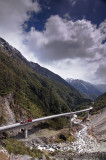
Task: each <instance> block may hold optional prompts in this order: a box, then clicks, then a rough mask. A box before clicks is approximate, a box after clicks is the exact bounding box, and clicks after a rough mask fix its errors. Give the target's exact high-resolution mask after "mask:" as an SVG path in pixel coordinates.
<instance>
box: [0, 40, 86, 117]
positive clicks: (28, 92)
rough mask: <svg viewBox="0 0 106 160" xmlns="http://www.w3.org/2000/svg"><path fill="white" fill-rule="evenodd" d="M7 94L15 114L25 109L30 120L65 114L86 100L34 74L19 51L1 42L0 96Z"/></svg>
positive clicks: (69, 88)
mask: <svg viewBox="0 0 106 160" xmlns="http://www.w3.org/2000/svg"><path fill="white" fill-rule="evenodd" d="M10 93H12V94H13V101H12V103H11V107H12V109H13V110H14V112H15V113H17V112H19V110H20V112H21V110H22V109H24V110H25V111H26V113H28V114H30V115H31V116H32V118H33V117H39V116H41V115H48V114H57V113H61V112H67V111H70V109H71V110H73V109H75V108H76V107H77V105H81V104H82V103H84V102H88V101H89V100H88V99H84V98H83V97H82V96H81V95H80V94H79V92H78V91H76V90H75V89H74V88H73V87H70V86H69V85H66V84H63V83H61V82H59V81H56V80H51V79H49V78H48V77H45V76H42V75H40V74H39V73H37V72H36V71H35V70H33V68H32V67H31V65H30V63H29V62H28V61H27V60H26V59H25V58H24V57H23V56H22V54H21V53H20V52H19V51H17V50H16V49H15V48H13V47H12V46H10V45H9V44H8V43H7V42H6V41H4V40H3V39H0V95H1V96H6V95H8V94H10ZM21 114H22V113H21Z"/></svg>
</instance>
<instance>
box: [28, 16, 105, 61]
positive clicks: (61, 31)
mask: <svg viewBox="0 0 106 160" xmlns="http://www.w3.org/2000/svg"><path fill="white" fill-rule="evenodd" d="M101 26H104V24H101ZM101 26H100V28H103V27H101ZM100 28H97V27H96V26H95V25H93V24H91V22H90V21H87V20H78V21H76V22H73V21H67V20H66V21H64V19H62V18H60V17H59V16H58V15H57V16H51V17H50V18H49V19H48V21H47V22H46V24H45V30H44V31H43V32H38V31H36V30H35V29H33V28H32V29H31V31H30V33H28V35H27V41H28V43H27V46H28V47H29V48H30V50H32V52H35V56H36V57H37V58H38V59H39V60H40V61H43V62H45V63H47V62H52V61H58V60H62V59H67V58H70V59H73V58H74V59H75V58H82V59H86V58H89V60H90V59H91V60H92V59H93V60H94V59H98V58H100V56H101V55H102V56H103V55H104V53H105V51H106V48H105V47H104V45H105V44H101V43H102V40H103V36H104V32H103V31H102V32H101V29H100ZM102 30H103V29H102Z"/></svg>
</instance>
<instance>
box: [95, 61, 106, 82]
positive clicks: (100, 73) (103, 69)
mask: <svg viewBox="0 0 106 160" xmlns="http://www.w3.org/2000/svg"><path fill="white" fill-rule="evenodd" d="M95 77H96V78H97V79H98V80H100V81H102V82H104V83H106V64H101V65H100V66H99V67H98V69H97V71H96V72H95Z"/></svg>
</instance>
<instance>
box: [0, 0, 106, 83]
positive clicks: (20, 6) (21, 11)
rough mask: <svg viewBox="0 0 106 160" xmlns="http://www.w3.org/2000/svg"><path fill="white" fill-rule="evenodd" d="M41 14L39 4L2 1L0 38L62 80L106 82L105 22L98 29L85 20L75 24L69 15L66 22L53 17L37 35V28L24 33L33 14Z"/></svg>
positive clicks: (14, 0)
mask: <svg viewBox="0 0 106 160" xmlns="http://www.w3.org/2000/svg"><path fill="white" fill-rule="evenodd" d="M41 10H42V9H41V7H40V5H39V3H38V2H37V1H35V2H34V3H33V2H32V1H31V0H18V1H17V0H5V1H3V0H1V1H0V37H3V38H4V39H6V40H7V41H8V42H9V43H10V44H11V45H13V46H14V47H16V48H17V49H18V50H20V51H21V52H22V54H23V55H24V56H25V57H26V58H27V59H28V60H31V61H35V62H38V63H40V64H41V65H43V66H44V67H47V68H48V69H50V70H52V71H53V72H55V73H57V74H59V75H61V76H62V77H63V78H67V77H72V78H81V79H84V80H87V81H88V80H91V81H96V79H98V81H104V80H106V79H105V76H102V75H100V74H102V71H103V73H105V71H104V68H106V65H105V64H104V63H103V60H106V57H105V56H106V43H102V42H103V40H105V39H106V21H104V22H103V23H101V24H100V26H99V27H98V28H97V26H96V25H94V24H92V23H91V22H90V21H87V20H85V19H82V20H77V21H72V20H70V19H69V18H66V17H67V16H68V14H66V17H64V18H61V17H59V16H58V15H55V16H53V15H51V16H50V18H49V19H47V22H46V23H45V29H44V30H43V31H37V30H36V26H34V27H32V28H31V30H30V31H29V32H25V31H24V28H23V25H24V24H25V21H28V20H29V18H30V16H31V14H30V13H31V12H32V11H34V12H36V13H39V12H40V11H41ZM24 27H25V25H24ZM101 70H102V71H101ZM100 76H101V77H103V79H102V78H99V77H100ZM97 77H98V78H97Z"/></svg>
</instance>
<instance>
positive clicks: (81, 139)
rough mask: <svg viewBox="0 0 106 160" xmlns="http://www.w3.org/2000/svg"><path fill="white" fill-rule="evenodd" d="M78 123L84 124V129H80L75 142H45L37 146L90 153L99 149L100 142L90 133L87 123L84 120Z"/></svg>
mask: <svg viewBox="0 0 106 160" xmlns="http://www.w3.org/2000/svg"><path fill="white" fill-rule="evenodd" d="M77 124H79V125H81V126H82V129H81V130H80V131H78V132H77V133H76V135H75V137H76V141H75V142H64V143H55V144H43V145H39V144H38V145H37V146H36V147H37V148H38V149H40V150H47V151H51V152H54V151H56V150H59V151H69V150H71V151H73V152H77V153H85V152H87V153H90V152H95V151H97V148H98V144H97V142H96V139H95V138H94V137H92V136H91V135H89V134H88V132H87V125H85V124H84V123H82V122H78V123H77Z"/></svg>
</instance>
